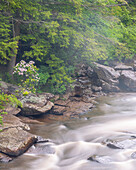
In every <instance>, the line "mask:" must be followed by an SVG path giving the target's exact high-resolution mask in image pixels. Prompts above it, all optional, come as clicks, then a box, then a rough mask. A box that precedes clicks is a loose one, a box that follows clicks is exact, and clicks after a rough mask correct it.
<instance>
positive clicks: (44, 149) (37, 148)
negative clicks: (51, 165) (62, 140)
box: [27, 143, 55, 155]
mask: <svg viewBox="0 0 136 170" xmlns="http://www.w3.org/2000/svg"><path fill="white" fill-rule="evenodd" d="M27 153H29V154H36V155H46V154H55V149H54V148H53V147H52V144H49V143H47V144H45V143H40V144H39V143H38V144H35V145H34V146H32V147H31V148H30V149H29V150H28V151H27Z"/></svg>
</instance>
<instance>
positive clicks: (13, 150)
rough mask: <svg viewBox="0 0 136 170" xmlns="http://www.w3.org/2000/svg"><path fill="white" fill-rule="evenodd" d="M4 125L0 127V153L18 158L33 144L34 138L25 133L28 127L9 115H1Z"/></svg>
mask: <svg viewBox="0 0 136 170" xmlns="http://www.w3.org/2000/svg"><path fill="white" fill-rule="evenodd" d="M3 122H4V125H3V126H0V128H1V130H2V131H0V152H2V153H5V154H7V155H9V156H18V155H21V154H22V153H24V152H25V151H26V150H27V149H28V148H29V147H30V146H32V145H33V143H35V142H36V140H37V138H36V136H34V135H32V134H30V133H28V132H26V131H25V130H29V129H30V128H29V126H28V125H27V124H24V123H22V122H21V120H20V119H19V118H18V117H16V116H13V115H11V114H7V115H3Z"/></svg>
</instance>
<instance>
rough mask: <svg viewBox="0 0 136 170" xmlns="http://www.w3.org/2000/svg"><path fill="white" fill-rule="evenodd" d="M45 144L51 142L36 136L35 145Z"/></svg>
mask: <svg viewBox="0 0 136 170" xmlns="http://www.w3.org/2000/svg"><path fill="white" fill-rule="evenodd" d="M45 142H51V140H50V139H45V138H43V137H41V136H37V141H36V143H45Z"/></svg>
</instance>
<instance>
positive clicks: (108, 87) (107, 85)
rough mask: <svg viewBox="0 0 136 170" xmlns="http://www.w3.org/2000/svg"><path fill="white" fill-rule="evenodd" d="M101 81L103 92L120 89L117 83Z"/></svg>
mask: <svg viewBox="0 0 136 170" xmlns="http://www.w3.org/2000/svg"><path fill="white" fill-rule="evenodd" d="M101 82H102V90H103V91H104V92H119V91H120V88H119V87H118V86H117V85H112V84H110V83H107V82H105V81H101ZM117 82H118V81H117Z"/></svg>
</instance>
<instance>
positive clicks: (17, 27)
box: [8, 21, 20, 78]
mask: <svg viewBox="0 0 136 170" xmlns="http://www.w3.org/2000/svg"><path fill="white" fill-rule="evenodd" d="M12 25H13V37H14V38H15V37H17V36H19V35H20V23H19V22H17V21H15V23H13V22H12ZM18 43H19V40H18ZM16 56H17V54H15V53H14V49H13V55H12V56H11V57H10V61H9V63H8V73H9V75H11V78H13V75H12V73H13V67H14V66H15V64H16Z"/></svg>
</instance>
